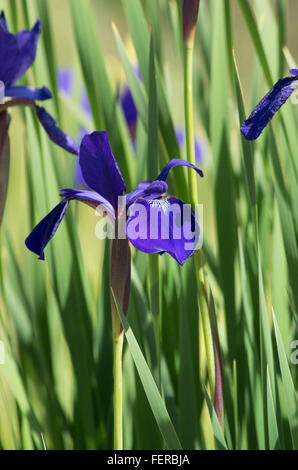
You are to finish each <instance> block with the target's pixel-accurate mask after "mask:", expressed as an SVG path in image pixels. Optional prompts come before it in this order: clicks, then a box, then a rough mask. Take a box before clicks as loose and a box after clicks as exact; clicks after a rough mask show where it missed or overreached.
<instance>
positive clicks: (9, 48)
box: [0, 20, 21, 86]
mask: <svg viewBox="0 0 298 470" xmlns="http://www.w3.org/2000/svg"><path fill="white" fill-rule="evenodd" d="M2 25H3V20H2ZM20 58H21V55H20V51H19V47H18V41H17V39H16V37H15V36H14V35H13V34H10V33H8V32H7V31H6V29H5V28H4V27H3V26H1V27H0V80H1V81H2V82H3V83H4V84H5V86H9V85H11V83H12V82H13V80H14V77H15V75H16V73H17V71H18V70H19V68H20V63H21V61H20V60H21V59H20Z"/></svg>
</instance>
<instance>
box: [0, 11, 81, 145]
mask: <svg viewBox="0 0 298 470" xmlns="http://www.w3.org/2000/svg"><path fill="white" fill-rule="evenodd" d="M39 36H40V20H37V21H36V23H35V25H34V26H33V28H32V30H31V31H29V30H28V29H24V30H22V31H20V32H18V33H17V34H11V33H10V32H9V29H8V26H7V22H6V19H5V15H4V12H3V11H2V12H1V15H0V80H1V81H2V82H3V83H4V86H5V97H9V98H13V100H10V101H7V102H6V103H4V104H3V105H2V110H6V109H8V108H9V107H10V106H31V107H32V108H34V109H35V110H36V114H37V117H38V119H39V121H40V123H41V124H42V126H43V127H44V129H45V131H46V132H47V134H48V135H49V137H50V139H51V140H52V141H53V142H55V143H56V144H57V145H59V146H60V147H63V148H64V149H65V150H67V151H68V152H70V153H74V154H77V153H78V145H77V143H76V142H75V141H74V140H73V139H72V138H71V137H69V136H68V135H66V134H65V133H64V132H63V131H62V130H61V129H59V128H58V127H57V126H56V122H55V121H54V119H53V118H52V117H51V116H50V115H49V114H48V113H47V111H46V110H45V109H44V108H40V107H39V106H37V105H35V103H34V101H35V100H37V101H44V100H47V99H49V98H51V97H52V95H51V92H50V91H49V90H48V88H46V87H42V88H32V87H28V86H15V83H16V82H17V81H18V80H19V79H20V78H21V77H22V76H23V75H24V74H25V72H26V71H27V70H28V69H29V68H30V67H31V65H32V64H33V62H34V61H35V57H36V50H37V45H38V40H39ZM0 112H1V108H0Z"/></svg>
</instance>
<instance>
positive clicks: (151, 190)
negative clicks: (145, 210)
mask: <svg viewBox="0 0 298 470" xmlns="http://www.w3.org/2000/svg"><path fill="white" fill-rule="evenodd" d="M167 190H168V185H167V183H166V182H165V181H143V182H142V183H140V184H139V185H138V186H137V187H136V189H134V190H133V191H132V192H131V193H128V194H127V195H126V206H127V207H129V206H130V205H131V204H133V203H134V201H135V200H136V199H138V198H140V197H142V198H144V199H156V198H158V197H160V196H162V195H163V194H164V193H166V192H167Z"/></svg>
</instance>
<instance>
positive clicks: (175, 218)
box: [126, 196, 200, 265]
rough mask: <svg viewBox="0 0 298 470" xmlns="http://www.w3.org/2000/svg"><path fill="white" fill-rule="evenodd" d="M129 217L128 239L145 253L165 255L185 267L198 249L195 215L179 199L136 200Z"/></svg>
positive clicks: (171, 197)
mask: <svg viewBox="0 0 298 470" xmlns="http://www.w3.org/2000/svg"><path fill="white" fill-rule="evenodd" d="M185 206H188V207H187V210H186V208H185ZM183 209H184V212H183ZM130 214H131V215H130V217H129V218H128V221H127V224H126V234H127V238H128V239H129V241H130V242H131V243H132V245H133V246H134V247H135V248H137V249H138V250H140V251H143V252H144V253H160V254H162V253H165V252H166V253H168V254H169V255H170V256H172V257H173V258H174V259H175V260H176V261H177V262H178V263H179V264H180V265H183V264H184V263H185V261H186V260H187V259H188V258H189V257H190V256H192V255H193V254H194V252H195V250H196V249H197V247H198V245H199V241H200V240H199V239H200V228H199V224H198V222H197V221H196V219H195V214H194V211H193V210H192V209H191V207H190V206H189V205H186V204H185V203H184V202H183V201H181V200H180V199H177V198H175V197H173V196H170V197H166V198H162V199H156V200H154V201H146V200H144V199H137V200H136V201H135V204H133V205H132V206H131V208H130Z"/></svg>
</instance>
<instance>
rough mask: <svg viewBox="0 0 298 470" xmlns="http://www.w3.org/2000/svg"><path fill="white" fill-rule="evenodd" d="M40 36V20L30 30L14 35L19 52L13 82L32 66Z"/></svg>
mask: <svg viewBox="0 0 298 470" xmlns="http://www.w3.org/2000/svg"><path fill="white" fill-rule="evenodd" d="M39 35H40V20H37V21H36V23H35V25H34V26H33V28H32V30H31V31H29V30H28V29H24V30H23V31H20V32H19V33H17V34H16V36H15V37H16V40H17V43H18V47H19V50H20V57H21V60H20V66H19V68H18V71H17V73H16V74H15V76H14V79H13V82H16V81H17V80H18V79H19V78H21V77H22V76H23V75H24V73H25V72H26V71H27V70H28V68H29V67H31V65H32V64H33V62H34V61H35V57H36V50H37V44H38V40H39Z"/></svg>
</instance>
